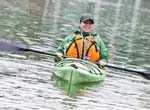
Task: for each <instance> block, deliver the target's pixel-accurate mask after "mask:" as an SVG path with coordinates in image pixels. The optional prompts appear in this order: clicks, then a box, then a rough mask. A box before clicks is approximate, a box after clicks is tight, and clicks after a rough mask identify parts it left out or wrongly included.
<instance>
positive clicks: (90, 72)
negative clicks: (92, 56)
mask: <svg viewBox="0 0 150 110" xmlns="http://www.w3.org/2000/svg"><path fill="white" fill-rule="evenodd" d="M52 72H53V74H54V75H55V76H57V77H59V78H62V79H63V80H66V81H67V82H69V83H70V84H78V83H87V82H98V81H101V80H103V79H104V78H105V75H106V72H105V71H104V70H103V69H100V68H99V67H98V66H97V65H96V64H94V63H91V62H88V61H85V60H81V59H76V58H66V59H63V60H61V61H60V62H58V63H57V64H56V65H55V66H54V68H53V70H52Z"/></svg>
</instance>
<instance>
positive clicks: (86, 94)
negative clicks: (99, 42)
mask: <svg viewBox="0 0 150 110" xmlns="http://www.w3.org/2000/svg"><path fill="white" fill-rule="evenodd" d="M66 2H67V3H66ZM0 9H1V10H0V37H1V38H4V39H9V40H13V41H16V42H19V43H20V44H22V45H24V46H27V47H28V48H33V49H38V50H40V51H46V52H52V53H53V52H55V50H56V48H57V46H58V44H59V42H60V40H61V39H63V38H64V37H65V36H66V35H68V34H70V33H71V32H72V31H75V30H76V29H78V23H79V17H80V16H79V15H80V14H81V13H83V12H91V13H93V14H94V17H95V20H96V23H97V24H96V31H97V32H98V33H99V34H100V36H101V37H102V39H103V40H104V42H105V43H106V46H107V48H108V50H109V61H110V62H111V63H115V64H119V65H123V66H126V65H128V66H129V67H133V68H138V69H147V70H150V56H149V55H150V38H149V35H150V30H149V29H150V21H149V18H150V2H149V0H98V1H97V0H84V1H81V0H70V1H67V0H63V1H60V0H55V1H54V0H43V1H40V0H15V1H11V0H1V1H0ZM53 66H54V61H53V56H47V55H41V54H37V53H31V52H29V53H25V54H11V53H8V52H0V80H1V81H0V110H59V109H62V110H97V109H102V110H149V109H150V103H149V102H150V87H149V84H150V81H149V80H146V79H145V78H143V77H142V76H140V75H139V74H136V73H131V72H126V71H121V70H116V69H111V68H106V71H107V72H108V74H107V77H106V79H105V80H104V81H103V82H101V83H96V84H86V85H77V86H71V87H70V88H71V89H68V85H67V84H66V83H64V82H63V81H60V80H55V79H54V78H53V75H52V73H51V69H52V68H53Z"/></svg>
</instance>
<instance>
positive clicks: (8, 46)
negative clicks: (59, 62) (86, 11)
mask: <svg viewBox="0 0 150 110" xmlns="http://www.w3.org/2000/svg"><path fill="white" fill-rule="evenodd" d="M0 51H10V52H15V53H23V52H29V51H30V52H35V53H40V54H45V55H51V56H56V54H55V53H48V52H43V51H39V50H34V49H29V48H25V47H22V46H20V45H19V44H17V43H16V42H10V41H8V40H4V39H1V40H0ZM64 58H65V56H64ZM95 63H96V64H99V63H98V62H95ZM106 67H110V68H114V69H119V70H125V71H128V72H135V73H139V74H141V75H142V76H144V77H145V78H146V79H150V71H146V70H143V71H141V70H138V69H133V68H126V67H122V66H119V65H115V64H110V63H107V65H106Z"/></svg>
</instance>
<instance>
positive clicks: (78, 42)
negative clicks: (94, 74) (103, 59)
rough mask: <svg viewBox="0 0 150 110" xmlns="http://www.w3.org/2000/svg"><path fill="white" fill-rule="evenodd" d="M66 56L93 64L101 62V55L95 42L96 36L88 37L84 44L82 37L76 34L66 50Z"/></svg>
mask: <svg viewBox="0 0 150 110" xmlns="http://www.w3.org/2000/svg"><path fill="white" fill-rule="evenodd" d="M66 56H68V57H72V58H80V59H84V60H88V61H91V62H96V61H99V59H100V55H99V51H98V49H97V47H96V45H95V42H94V36H86V37H85V40H84V43H83V39H82V36H81V35H80V34H76V36H75V38H74V40H73V42H72V43H71V44H70V45H69V47H68V48H67V50H66Z"/></svg>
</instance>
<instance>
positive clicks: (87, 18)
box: [81, 18, 94, 24]
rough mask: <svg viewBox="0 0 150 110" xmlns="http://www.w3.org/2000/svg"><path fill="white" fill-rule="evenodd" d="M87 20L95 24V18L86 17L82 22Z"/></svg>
mask: <svg viewBox="0 0 150 110" xmlns="http://www.w3.org/2000/svg"><path fill="white" fill-rule="evenodd" d="M86 20H90V21H91V22H92V23H93V24H94V20H93V19H91V18H85V19H83V20H82V21H81V22H84V21H86Z"/></svg>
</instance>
